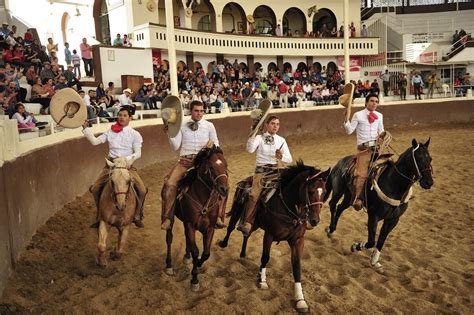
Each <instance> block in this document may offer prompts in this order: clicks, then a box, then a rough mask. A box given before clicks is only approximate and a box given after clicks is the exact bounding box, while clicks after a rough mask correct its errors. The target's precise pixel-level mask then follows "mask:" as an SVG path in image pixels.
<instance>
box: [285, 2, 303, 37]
mask: <svg viewBox="0 0 474 315" xmlns="http://www.w3.org/2000/svg"><path fill="white" fill-rule="evenodd" d="M289 29H291V32H292V33H293V36H295V34H296V31H298V34H299V36H303V35H304V33H305V32H306V30H307V29H306V16H305V15H304V13H303V11H301V10H300V9H298V8H295V7H292V8H289V9H288V10H286V11H285V14H283V34H286V33H288V30H289Z"/></svg>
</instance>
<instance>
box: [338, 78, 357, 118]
mask: <svg viewBox="0 0 474 315" xmlns="http://www.w3.org/2000/svg"><path fill="white" fill-rule="evenodd" d="M353 96H354V84H352V83H347V84H346V85H344V92H343V94H342V95H341V96H339V104H341V105H342V106H344V107H345V108H347V110H346V120H349V119H350V117H351V109H352V97H353Z"/></svg>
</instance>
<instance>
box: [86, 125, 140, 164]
mask: <svg viewBox="0 0 474 315" xmlns="http://www.w3.org/2000/svg"><path fill="white" fill-rule="evenodd" d="M82 132H83V133H84V135H85V136H86V138H87V139H88V140H89V142H90V143H92V145H99V144H101V143H105V142H107V141H108V142H109V157H110V158H112V159H115V158H118V157H126V158H127V160H132V159H133V160H138V159H139V158H140V157H141V155H142V143H143V138H142V136H141V135H140V133H139V132H138V131H136V130H135V129H133V128H132V127H129V126H127V127H124V128H123V130H122V131H121V132H113V131H112V129H109V130H107V131H106V132H104V133H103V134H101V135H100V136H98V137H95V136H94V134H93V133H92V129H91V128H86V129H84V130H83V131H82Z"/></svg>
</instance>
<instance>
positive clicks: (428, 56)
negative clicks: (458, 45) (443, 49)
mask: <svg viewBox="0 0 474 315" xmlns="http://www.w3.org/2000/svg"><path fill="white" fill-rule="evenodd" d="M437 57H438V54H437V52H436V51H431V52H426V53H422V54H421V55H420V62H422V63H434V62H435V61H436V60H437V59H438V58H437Z"/></svg>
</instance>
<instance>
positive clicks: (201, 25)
mask: <svg viewBox="0 0 474 315" xmlns="http://www.w3.org/2000/svg"><path fill="white" fill-rule="evenodd" d="M197 29H198V30H199V31H210V30H211V15H210V14H207V15H203V16H202V17H201V18H200V19H199V21H198V24H197Z"/></svg>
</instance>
